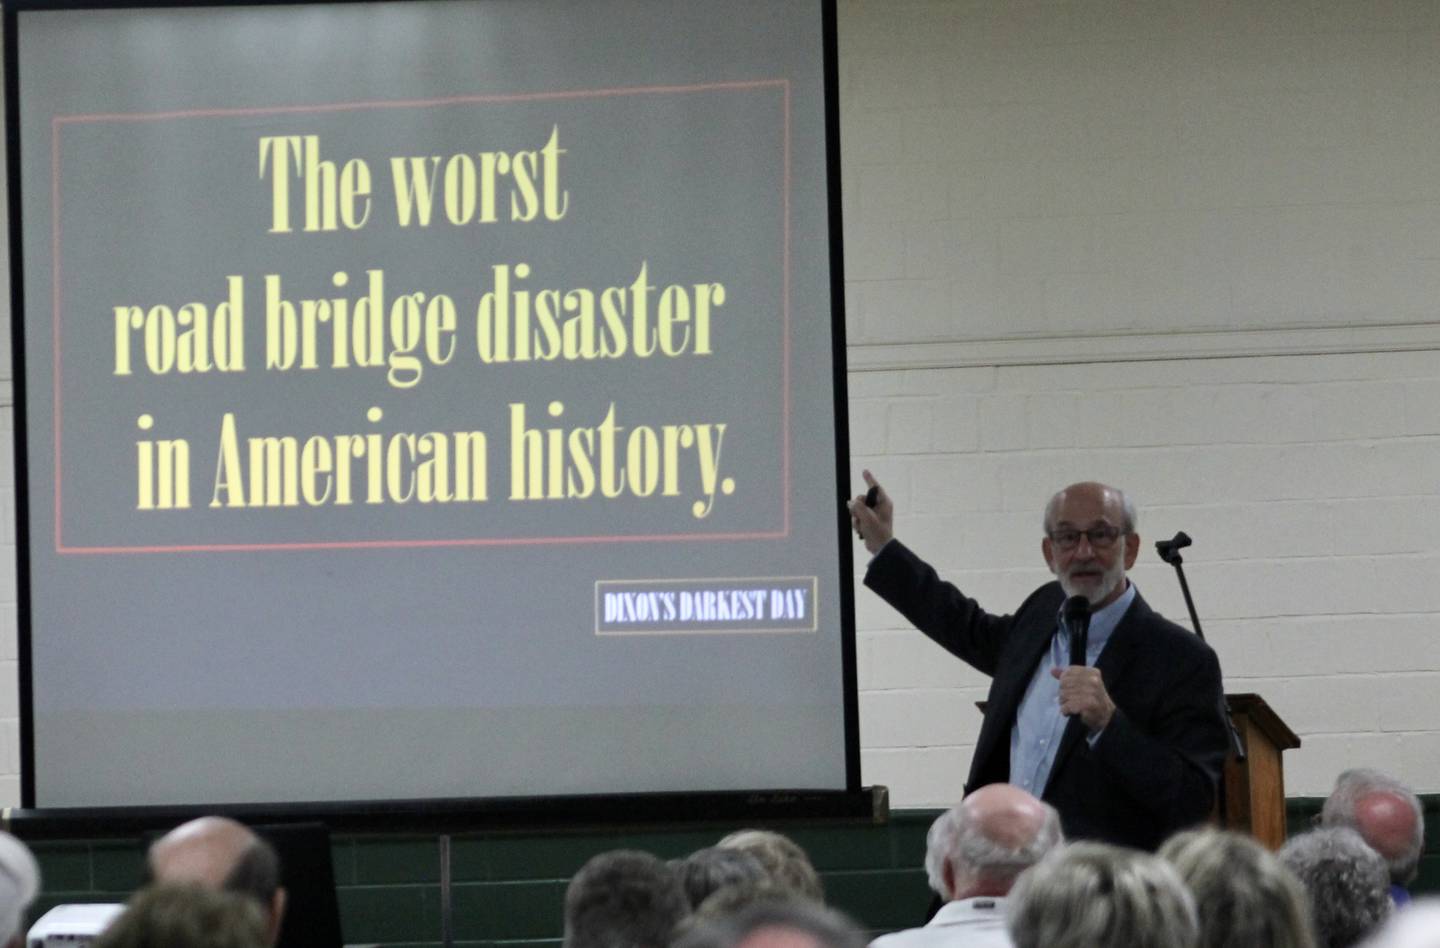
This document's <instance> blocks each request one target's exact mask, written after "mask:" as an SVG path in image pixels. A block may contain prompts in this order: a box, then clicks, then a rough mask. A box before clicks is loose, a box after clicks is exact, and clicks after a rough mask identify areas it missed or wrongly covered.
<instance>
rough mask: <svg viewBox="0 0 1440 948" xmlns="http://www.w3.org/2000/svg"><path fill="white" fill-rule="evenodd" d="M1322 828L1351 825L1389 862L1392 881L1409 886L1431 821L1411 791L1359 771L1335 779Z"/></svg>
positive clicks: (1390, 779)
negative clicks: (1427, 825)
mask: <svg viewBox="0 0 1440 948" xmlns="http://www.w3.org/2000/svg"><path fill="white" fill-rule="evenodd" d="M1320 823H1321V825H1322V826H1348V827H1350V828H1351V829H1353V830H1355V831H1356V832H1357V833H1359V834H1360V836H1361V837H1362V838H1363V839H1364V840H1365V842H1366V843H1368V844H1369V846H1370V848H1371V849H1373V850H1375V851H1376V852H1377V853H1379V854H1380V856H1381V857H1382V858H1383V859H1384V860H1385V863H1386V866H1387V867H1388V869H1389V872H1390V881H1391V882H1393V883H1395V884H1396V885H1407V884H1408V883H1410V882H1411V881H1412V880H1414V878H1415V872H1416V870H1417V868H1418V867H1419V865H1420V850H1421V849H1422V848H1423V846H1424V844H1425V818H1424V815H1423V813H1422V811H1421V808H1420V798H1419V797H1417V796H1416V795H1415V793H1414V791H1412V790H1411V789H1410V788H1409V787H1407V786H1405V785H1404V784H1402V783H1400V782H1399V781H1398V780H1395V779H1394V778H1393V777H1389V776H1386V775H1385V774H1382V773H1380V772H1379V771H1377V770H1365V769H1361V768H1356V769H1354V770H1347V771H1344V772H1343V773H1341V774H1340V776H1339V777H1337V778H1336V779H1335V789H1334V790H1332V791H1331V792H1330V796H1329V797H1327V798H1326V800H1325V806H1324V808H1323V809H1321V811H1320Z"/></svg>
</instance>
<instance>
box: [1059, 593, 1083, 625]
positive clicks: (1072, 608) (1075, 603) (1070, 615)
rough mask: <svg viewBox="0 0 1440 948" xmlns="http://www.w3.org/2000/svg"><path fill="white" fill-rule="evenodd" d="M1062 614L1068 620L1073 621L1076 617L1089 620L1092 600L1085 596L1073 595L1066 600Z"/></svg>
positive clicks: (1061, 610)
mask: <svg viewBox="0 0 1440 948" xmlns="http://www.w3.org/2000/svg"><path fill="white" fill-rule="evenodd" d="M1060 614H1061V615H1063V616H1064V617H1065V621H1066V622H1073V621H1074V620H1076V619H1085V620H1089V618H1090V600H1089V599H1086V598H1085V597H1084V596H1071V597H1070V598H1069V599H1066V600H1065V605H1064V606H1062V607H1061V609H1060Z"/></svg>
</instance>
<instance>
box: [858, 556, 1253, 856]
mask: <svg viewBox="0 0 1440 948" xmlns="http://www.w3.org/2000/svg"><path fill="white" fill-rule="evenodd" d="M865 585H867V586H869V587H870V588H871V589H873V590H875V591H876V592H877V593H879V594H880V595H881V596H882V597H883V598H884V599H885V600H886V601H887V602H889V603H890V604H891V605H892V606H894V607H895V608H896V609H898V610H899V611H900V612H901V613H902V614H903V615H904V616H905V617H906V618H907V619H909V620H910V621H911V622H913V623H914V624H915V626H916V628H918V629H920V631H922V632H924V633H925V634H926V635H928V636H930V638H932V639H934V640H935V641H936V642H937V643H939V644H940V645H941V646H943V647H944V648H945V649H947V650H948V651H950V652H952V653H953V654H955V655H957V656H959V657H960V658H962V659H964V660H965V661H966V662H968V663H970V664H971V665H973V666H975V668H977V669H979V670H980V671H982V672H984V673H985V674H987V675H990V676H991V678H992V681H991V684H990V695H989V698H988V699H987V701H988V703H987V706H986V712H985V720H984V723H983V724H982V725H981V727H980V736H979V737H978V738H977V739H976V742H975V755H974V757H973V758H972V760H971V764H970V779H969V780H968V781H967V783H966V786H965V792H967V793H968V792H970V791H971V790H974V789H975V788H977V787H981V786H984V785H985V784H989V783H1002V782H1005V781H1008V780H1009V779H1010V731H1011V728H1012V727H1013V725H1014V723H1015V715H1016V712H1017V711H1018V710H1019V707H1020V701H1021V699H1022V698H1023V697H1024V696H1025V690H1026V688H1027V687H1028V685H1029V683H1030V679H1031V678H1032V677H1033V676H1034V674H1035V669H1036V666H1037V665H1038V664H1039V662H1040V660H1041V657H1042V656H1043V655H1044V654H1045V652H1046V650H1047V649H1048V648H1049V645H1050V640H1051V637H1052V636H1053V635H1054V633H1055V629H1056V624H1057V622H1056V615H1057V614H1058V612H1059V610H1060V605H1061V603H1063V602H1064V601H1065V594H1064V592H1062V591H1061V589H1060V584H1059V583H1053V582H1052V583H1048V584H1046V585H1044V586H1042V587H1040V588H1039V589H1037V590H1036V591H1035V592H1033V593H1031V595H1030V597H1029V598H1028V599H1026V600H1025V601H1024V602H1023V603H1021V605H1020V608H1019V609H1017V610H1015V613H1014V614H1013V615H1008V616H996V615H991V614H990V613H987V612H985V611H984V610H983V609H981V608H980V606H979V604H978V603H976V602H975V600H973V599H969V598H967V597H966V596H964V595H963V594H962V593H961V592H960V591H959V590H958V589H956V588H955V587H954V586H952V585H951V584H950V583H947V582H944V581H942V580H941V579H940V578H939V577H938V576H937V575H936V573H935V570H933V569H932V568H931V567H930V566H929V565H928V564H926V563H925V562H924V561H923V560H921V559H920V558H919V557H917V556H915V554H914V553H912V552H910V550H909V549H907V548H906V547H905V546H904V545H903V544H901V543H900V542H899V541H891V542H890V543H889V544H888V545H887V546H886V547H885V548H884V549H883V550H881V551H880V553H879V554H877V555H876V556H875V558H874V559H873V560H872V561H871V563H870V568H869V570H868V571H867V572H866V574H865ZM1095 665H1096V667H1097V668H1099V669H1100V673H1101V676H1102V677H1103V679H1104V681H1105V688H1106V690H1107V691H1109V693H1110V698H1111V700H1112V701H1114V702H1115V707H1116V710H1115V716H1114V717H1113V718H1111V720H1110V723H1109V725H1107V726H1106V728H1105V731H1104V733H1102V734H1101V736H1100V738H1099V740H1097V741H1096V742H1095V745H1094V746H1093V747H1092V746H1091V745H1090V744H1089V742H1087V741H1086V740H1085V736H1086V728H1085V726H1084V724H1083V722H1081V720H1080V719H1079V717H1074V718H1072V719H1071V720H1070V721H1069V723H1068V724H1067V725H1066V727H1065V733H1064V736H1063V738H1062V739H1061V743H1060V749H1059V751H1058V752H1057V754H1056V756H1055V764H1054V766H1053V767H1052V769H1051V771H1050V778H1049V780H1048V782H1047V783H1046V785H1045V790H1044V792H1043V793H1042V794H1041V798H1042V799H1044V800H1045V801H1046V802H1047V803H1049V804H1051V805H1052V806H1054V807H1055V808H1056V809H1057V810H1059V811H1060V816H1061V820H1062V821H1063V823H1064V826H1065V833H1066V835H1067V836H1069V837H1071V838H1093V839H1102V840H1106V841H1109V842H1113V843H1120V844H1122V845H1127V846H1135V847H1138V848H1141V849H1154V848H1156V847H1157V846H1159V844H1160V843H1161V842H1162V841H1164V839H1165V837H1167V836H1169V835H1170V834H1171V833H1173V832H1175V831H1176V830H1178V829H1181V828H1183V827H1186V826H1189V825H1191V824H1193V823H1197V822H1200V821H1201V820H1203V819H1205V817H1206V816H1207V815H1208V814H1209V812H1210V809H1211V807H1212V805H1213V803H1214V799H1215V788H1216V785H1217V782H1218V780H1219V778H1220V772H1221V767H1222V766H1223V764H1224V762H1225V755H1226V753H1227V751H1228V748H1229V743H1228V738H1227V735H1226V729H1225V724H1224V721H1223V719H1222V718H1221V701H1222V696H1221V685H1220V665H1219V663H1218V662H1217V661H1216V659H1215V653H1214V652H1213V651H1212V650H1211V649H1210V647H1209V646H1208V645H1206V644H1205V643H1204V642H1202V641H1201V640H1200V639H1199V638H1198V637H1197V636H1195V635H1192V634H1191V633H1190V632H1187V631H1186V630H1185V629H1183V628H1181V627H1180V626H1178V625H1176V624H1174V623H1173V622H1170V621H1169V620H1167V619H1165V618H1164V617H1162V616H1161V615H1160V614H1159V613H1157V612H1155V611H1154V610H1152V609H1151V608H1150V607H1149V606H1148V605H1146V604H1145V600H1143V599H1141V598H1140V596H1139V595H1138V594H1137V595H1136V597H1135V601H1134V602H1133V603H1132V604H1131V606H1130V608H1129V609H1128V610H1127V611H1126V613H1125V615H1124V616H1123V617H1122V618H1121V620H1120V624H1119V625H1118V626H1116V628H1115V631H1114V633H1113V634H1112V635H1111V637H1110V641H1109V642H1108V643H1107V644H1106V646H1105V649H1104V651H1103V652H1101V654H1100V658H1099V659H1098V660H1097V661H1096V663H1095Z"/></svg>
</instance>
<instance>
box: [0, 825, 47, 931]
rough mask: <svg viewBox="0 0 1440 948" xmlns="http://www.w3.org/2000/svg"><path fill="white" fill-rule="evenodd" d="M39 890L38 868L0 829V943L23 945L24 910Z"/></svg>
mask: <svg viewBox="0 0 1440 948" xmlns="http://www.w3.org/2000/svg"><path fill="white" fill-rule="evenodd" d="M39 891H40V867H39V866H38V865H36V864H35V857H34V856H32V855H31V854H30V850H29V849H28V848H27V847H26V846H25V844H24V843H22V842H20V840H18V839H16V838H15V837H14V836H11V835H10V834H9V833H5V832H0V946H4V948H15V946H19V945H23V944H25V930H24V929H25V910H26V909H28V908H29V907H30V903H31V902H33V901H35V895H36V894H37V893H38V892H39Z"/></svg>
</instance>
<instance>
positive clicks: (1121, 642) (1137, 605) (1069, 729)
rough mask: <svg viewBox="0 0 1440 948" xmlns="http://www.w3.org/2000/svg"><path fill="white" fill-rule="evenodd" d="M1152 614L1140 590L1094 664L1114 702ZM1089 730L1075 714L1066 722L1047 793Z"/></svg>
mask: <svg viewBox="0 0 1440 948" xmlns="http://www.w3.org/2000/svg"><path fill="white" fill-rule="evenodd" d="M1149 614H1150V607H1149V606H1148V605H1146V604H1145V600H1144V599H1142V598H1140V594H1139V593H1138V592H1137V593H1136V594H1135V601H1134V602H1132V603H1131V604H1130V608H1129V609H1127V610H1125V615H1124V616H1123V617H1122V618H1121V619H1120V623H1119V624H1118V625H1116V626H1115V631H1114V632H1111V633H1110V641H1108V642H1106V643H1105V648H1104V650H1103V651H1102V652H1101V653H1100V657H1099V658H1097V659H1096V660H1095V667H1096V668H1098V669H1100V679H1101V680H1102V681H1103V682H1105V690H1106V691H1108V692H1109V693H1110V700H1112V701H1113V700H1115V690H1116V689H1115V685H1116V683H1117V682H1119V681H1120V680H1122V679H1123V678H1124V677H1125V668H1126V666H1128V665H1129V664H1130V661H1131V659H1132V658H1134V656H1135V648H1136V646H1137V645H1139V643H1140V639H1139V634H1140V633H1139V629H1140V626H1141V625H1142V624H1143V620H1144V617H1145V616H1148V615H1149ZM1087 733H1088V729H1087V728H1086V727H1085V722H1084V721H1082V720H1080V716H1079V715H1076V716H1075V717H1072V718H1071V719H1070V721H1069V722H1068V723H1067V724H1066V725H1065V733H1064V734H1063V735H1062V736H1061V738H1060V749H1059V750H1058V751H1056V753H1055V764H1054V765H1053V766H1052V767H1051V768H1050V776H1049V777H1047V778H1046V780H1045V791H1046V793H1048V792H1049V790H1050V786H1051V785H1052V784H1053V783H1054V782H1055V776H1056V775H1057V774H1058V773H1060V771H1061V769H1062V768H1063V767H1064V766H1065V761H1066V759H1067V758H1068V757H1069V756H1070V755H1071V754H1072V753H1074V751H1075V747H1076V745H1077V744H1079V743H1080V742H1081V741H1082V740H1084V739H1085V735H1086V734H1087ZM1041 796H1042V797H1043V796H1044V794H1041Z"/></svg>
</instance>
